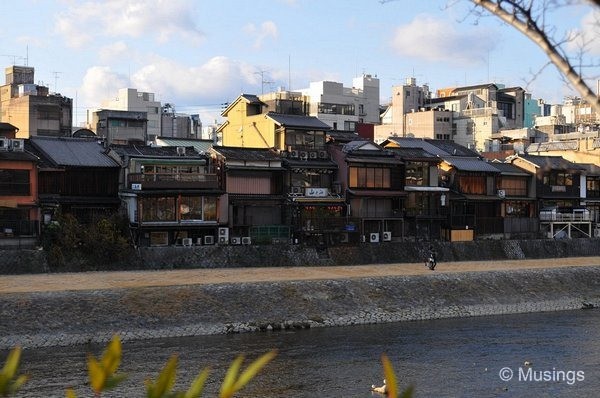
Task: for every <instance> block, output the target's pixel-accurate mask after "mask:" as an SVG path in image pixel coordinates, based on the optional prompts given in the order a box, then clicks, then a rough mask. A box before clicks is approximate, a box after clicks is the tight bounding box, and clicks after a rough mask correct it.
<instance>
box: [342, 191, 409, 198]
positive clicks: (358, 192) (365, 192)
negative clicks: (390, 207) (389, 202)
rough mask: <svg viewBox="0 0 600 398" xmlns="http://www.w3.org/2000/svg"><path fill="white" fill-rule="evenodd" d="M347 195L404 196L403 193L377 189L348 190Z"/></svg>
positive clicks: (404, 193)
mask: <svg viewBox="0 0 600 398" xmlns="http://www.w3.org/2000/svg"><path fill="white" fill-rule="evenodd" d="M347 192H348V193H349V194H351V195H354V196H375V197H379V198H381V197H391V196H406V192H405V191H383V190H378V189H348V191H347Z"/></svg>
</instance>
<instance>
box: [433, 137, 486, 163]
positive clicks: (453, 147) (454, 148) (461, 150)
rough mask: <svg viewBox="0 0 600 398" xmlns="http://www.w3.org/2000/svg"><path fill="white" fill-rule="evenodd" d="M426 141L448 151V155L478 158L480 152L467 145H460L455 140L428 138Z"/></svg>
mask: <svg viewBox="0 0 600 398" xmlns="http://www.w3.org/2000/svg"><path fill="white" fill-rule="evenodd" d="M425 141H427V142H428V143H430V144H431V145H433V146H435V147H436V148H438V149H441V150H442V151H444V152H446V153H447V154H448V155H453V156H468V157H474V158H478V157H479V154H478V153H477V152H475V151H473V150H471V149H469V148H467V147H465V146H462V145H459V144H457V143H456V142H454V141H448V140H433V139H428V138H426V139H425Z"/></svg>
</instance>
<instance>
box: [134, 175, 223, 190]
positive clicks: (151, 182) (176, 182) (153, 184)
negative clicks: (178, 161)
mask: <svg viewBox="0 0 600 398" xmlns="http://www.w3.org/2000/svg"><path fill="white" fill-rule="evenodd" d="M136 184H137V185H136ZM127 187H128V188H131V189H218V188H219V179H218V177H217V175H216V174H204V173H177V174H176V173H173V174H142V173H132V174H129V175H128V177H127Z"/></svg>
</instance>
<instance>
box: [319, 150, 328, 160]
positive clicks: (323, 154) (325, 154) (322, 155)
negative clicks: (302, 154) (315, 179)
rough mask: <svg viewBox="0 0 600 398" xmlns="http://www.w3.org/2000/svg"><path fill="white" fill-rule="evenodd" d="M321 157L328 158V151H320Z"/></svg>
mask: <svg viewBox="0 0 600 398" xmlns="http://www.w3.org/2000/svg"><path fill="white" fill-rule="evenodd" d="M319 159H327V151H319Z"/></svg>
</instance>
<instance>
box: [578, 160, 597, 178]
mask: <svg viewBox="0 0 600 398" xmlns="http://www.w3.org/2000/svg"><path fill="white" fill-rule="evenodd" d="M579 165H580V166H581V167H583V168H584V169H585V171H586V174H587V175H589V176H600V167H598V166H596V165H595V164H592V163H583V164H581V163H580V164H579Z"/></svg>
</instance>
